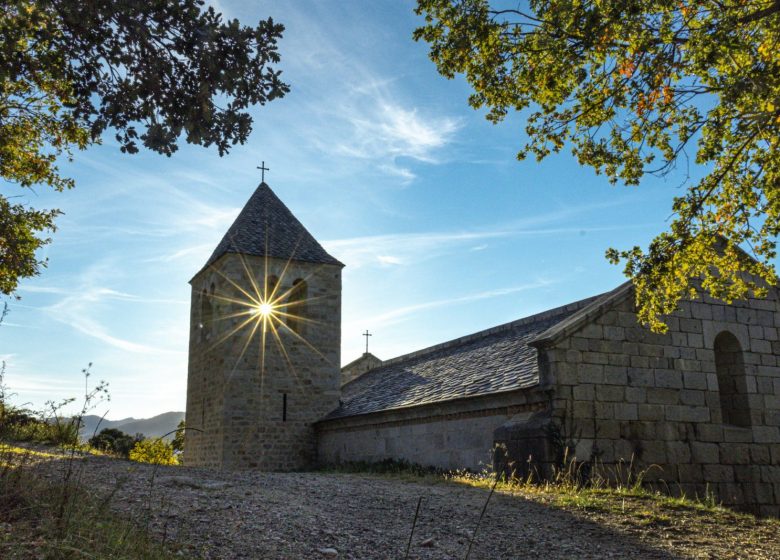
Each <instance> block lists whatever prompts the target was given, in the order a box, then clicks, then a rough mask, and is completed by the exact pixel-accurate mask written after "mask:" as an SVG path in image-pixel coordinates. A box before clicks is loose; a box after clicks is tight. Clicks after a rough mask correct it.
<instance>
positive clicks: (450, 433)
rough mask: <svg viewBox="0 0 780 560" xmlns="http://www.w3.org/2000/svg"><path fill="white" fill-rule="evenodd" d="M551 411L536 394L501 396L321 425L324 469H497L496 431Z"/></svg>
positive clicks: (355, 417)
mask: <svg viewBox="0 0 780 560" xmlns="http://www.w3.org/2000/svg"><path fill="white" fill-rule="evenodd" d="M545 406H546V397H545V396H544V395H543V394H541V393H538V392H535V391H516V392H510V393H499V394H496V395H491V396H488V397H473V398H469V399H458V400H454V401H445V402H440V403H436V404H432V405H423V406H415V407H409V408H406V409H397V410H390V411H384V412H379V413H375V414H366V415H362V416H352V417H348V418H340V419H336V420H329V421H324V422H320V423H318V425H317V432H318V459H319V462H320V463H321V464H324V465H328V464H339V463H349V462H356V461H366V462H377V461H382V460H384V459H400V460H405V461H409V462H411V463H415V464H419V465H423V466H433V467H439V468H442V469H462V468H468V469H471V470H474V471H479V470H482V469H483V468H485V467H490V466H491V465H492V446H493V432H494V431H495V430H496V428H498V427H499V426H501V425H503V424H505V423H506V422H508V421H510V420H511V419H512V418H514V417H516V416H517V415H522V414H524V413H526V412H527V411H534V410H540V409H542V408H544V407H545Z"/></svg>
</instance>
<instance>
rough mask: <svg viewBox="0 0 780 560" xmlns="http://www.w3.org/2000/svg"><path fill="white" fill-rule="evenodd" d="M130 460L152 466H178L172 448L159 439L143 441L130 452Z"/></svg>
mask: <svg viewBox="0 0 780 560" xmlns="http://www.w3.org/2000/svg"><path fill="white" fill-rule="evenodd" d="M130 460H131V461H137V462H139V463H152V464H153V465H178V464H179V461H178V459H176V455H175V454H174V453H173V447H172V446H171V444H170V443H166V442H165V441H163V440H162V439H160V438H152V439H144V440H142V441H139V442H137V443H136V444H135V446H134V447H133V449H132V450H131V451H130Z"/></svg>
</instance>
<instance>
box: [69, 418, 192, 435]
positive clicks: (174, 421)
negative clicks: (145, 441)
mask: <svg viewBox="0 0 780 560" xmlns="http://www.w3.org/2000/svg"><path fill="white" fill-rule="evenodd" d="M183 419H184V412H179V411H171V412H163V413H162V414H158V415H157V416H153V417H151V418H132V417H131V418H124V419H122V420H101V418H100V416H96V415H94V414H89V415H87V416H84V418H83V426H82V428H81V438H82V439H89V438H91V437H92V435H93V434H95V433H96V432H100V431H101V430H104V429H106V428H115V429H117V430H122V431H123V432H125V433H126V434H130V435H131V436H132V435H135V434H138V433H141V434H143V435H145V436H146V437H160V436H162V435H164V434H167V433H168V432H171V431H173V430H175V429H176V426H177V425H178V424H179V422H181V421H182V420H183ZM172 437H173V436H172V435H169V436H168V437H167V438H166V439H171V438H172Z"/></svg>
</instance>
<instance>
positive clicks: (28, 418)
mask: <svg viewBox="0 0 780 560" xmlns="http://www.w3.org/2000/svg"><path fill="white" fill-rule="evenodd" d="M0 437H2V438H3V439H7V440H12V441H30V442H35V443H49V444H53V445H65V446H68V445H76V444H78V442H79V419H78V418H62V417H58V416H55V417H53V418H50V419H46V418H42V417H41V416H39V415H34V414H33V413H31V412H30V411H28V410H26V409H18V408H15V407H12V406H9V405H7V404H3V403H0Z"/></svg>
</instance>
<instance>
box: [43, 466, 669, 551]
mask: <svg viewBox="0 0 780 560" xmlns="http://www.w3.org/2000/svg"><path fill="white" fill-rule="evenodd" d="M63 463H64V462H62V461H54V462H52V463H49V464H48V465H46V466H42V468H44V469H45V470H46V471H47V476H59V475H58V474H57V470H58V469H61V468H63V466H64V465H63ZM79 463H80V464H83V471H82V469H81V468H79V469H78V470H79V471H80V474H79V476H81V477H82V481H83V483H84V484H85V485H86V486H87V487H89V488H96V489H98V491H100V492H101V493H102V492H107V491H112V492H115V494H114V497H113V499H112V504H113V506H112V507H113V508H114V509H115V510H117V511H119V512H122V513H130V514H131V515H133V516H136V517H137V518H138V519H141V520H144V519H148V520H149V524H150V527H151V529H152V531H153V532H154V533H155V534H157V535H159V536H160V537H161V538H164V539H166V540H168V541H173V542H175V543H177V545H178V546H180V547H181V550H182V555H183V556H184V557H197V556H201V557H205V558H208V559H216V558H224V559H234V558H235V559H240V558H245V559H249V558H251V559H266V558H267V559H275V558H279V559H297V558H314V559H317V558H351V559H360V560H363V559H385V558H387V559H399V558H403V557H404V552H405V549H406V545H407V542H408V539H409V534H410V531H411V527H412V521H413V519H414V513H415V509H416V507H417V502H418V499H419V498H420V497H422V504H421V507H420V513H419V517H418V520H417V525H416V528H415V532H414V537H413V539H412V547H411V552H410V554H409V558H418V559H422V558H425V559H450V558H453V559H454V558H458V559H461V558H464V556H465V554H466V550H467V549H468V546H469V540H470V535H471V532H472V531H473V529H474V527H475V526H476V524H477V520H478V518H479V515H480V512H481V510H482V508H483V505H484V504H485V500H486V498H487V496H488V492H487V491H486V490H483V489H478V488H472V487H468V486H458V485H454V484H428V483H425V482H421V483H418V482H405V481H402V480H394V479H386V478H379V477H373V476H363V475H355V474H330V473H284V474H282V473H259V472H239V473H223V472H217V471H210V470H206V469H195V468H186V467H159V468H158V469H156V470H155V469H154V468H153V467H151V466H148V465H140V464H137V463H130V462H127V461H119V460H114V459H108V458H103V457H89V458H87V459H86V460H84V461H79ZM152 480H153V484H152ZM150 506H151V507H150ZM675 557H676V556H673V555H670V554H669V553H668V552H666V551H663V550H660V549H654V548H652V547H650V546H648V545H646V544H642V543H640V542H637V541H636V540H635V539H634V538H632V537H630V536H628V535H625V534H621V533H620V532H617V531H615V530H611V529H609V528H606V527H604V526H601V525H597V524H595V523H593V522H590V521H587V520H584V519H581V518H577V517H574V516H573V515H572V514H570V513H568V512H565V511H563V510H560V509H555V508H551V507H547V506H544V505H542V504H539V503H535V502H531V501H527V500H524V499H522V498H519V497H515V496H507V495H502V494H495V495H494V496H493V497H492V499H491V501H490V503H489V506H488V508H487V511H486V513H485V516H484V519H483V520H482V524H481V526H480V529H479V532H478V536H477V539H476V540H475V542H474V545H473V550H472V551H471V556H470V558H473V559H503V558H507V559H509V558H512V559H515V558H561V559H563V558H567V559H568V558H582V559H589V558H593V559H603V558H642V559H656V558H658V559H660V558H675Z"/></svg>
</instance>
